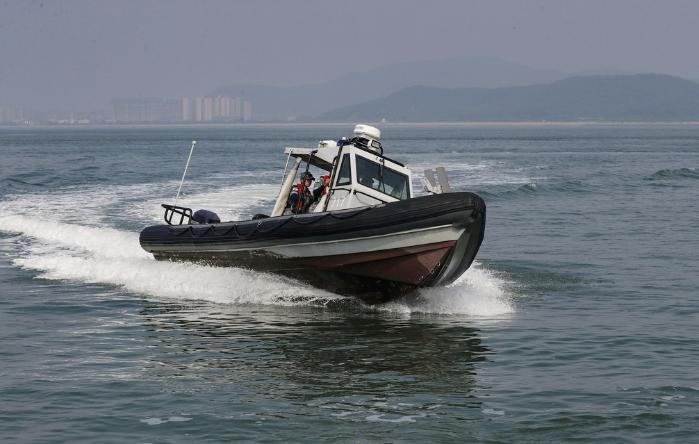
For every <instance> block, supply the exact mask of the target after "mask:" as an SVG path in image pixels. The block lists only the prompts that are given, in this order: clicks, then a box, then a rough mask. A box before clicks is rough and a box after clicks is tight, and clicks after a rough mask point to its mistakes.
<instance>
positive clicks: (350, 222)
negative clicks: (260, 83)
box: [140, 125, 485, 304]
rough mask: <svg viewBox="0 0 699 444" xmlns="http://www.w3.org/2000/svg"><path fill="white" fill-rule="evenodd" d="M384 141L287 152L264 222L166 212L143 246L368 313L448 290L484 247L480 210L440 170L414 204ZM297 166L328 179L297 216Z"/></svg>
mask: <svg viewBox="0 0 699 444" xmlns="http://www.w3.org/2000/svg"><path fill="white" fill-rule="evenodd" d="M380 137H381V132H380V130H379V129H377V128H374V127H371V126H369V125H357V126H356V127H355V129H354V132H353V137H351V138H349V139H348V138H342V139H340V140H338V141H334V140H325V141H320V142H319V143H318V146H317V147H315V148H300V147H287V148H286V149H285V150H284V153H285V154H286V155H287V163H286V165H287V166H286V167H285V171H284V180H283V182H282V185H281V188H280V191H279V194H278V195H277V199H276V203H275V206H274V208H273V209H272V211H271V213H270V214H269V215H264V214H258V215H255V216H254V217H253V219H252V220H247V221H230V222H222V221H220V220H219V218H218V216H217V215H216V214H215V213H214V212H212V211H208V210H198V211H196V212H193V211H192V209H191V208H187V207H182V206H177V205H176V204H175V205H170V204H164V205H163V207H164V208H165V214H164V219H165V222H166V224H162V225H155V226H151V227H147V228H145V229H144V230H143V231H142V232H141V235H140V242H141V246H142V247H143V249H145V250H146V251H148V252H150V253H152V254H153V256H154V257H155V259H157V260H174V261H188V262H195V263H203V264H207V265H212V266H223V267H243V268H248V269H252V270H259V271H263V272H271V273H276V274H281V275H285V276H288V277H291V278H294V279H297V280H300V281H304V282H307V283H309V284H311V285H313V286H316V287H319V288H322V289H326V290H329V291H332V292H334V293H338V294H342V295H351V296H356V297H358V298H360V299H362V300H363V301H365V302H366V303H369V304H379V303H384V302H387V301H390V300H392V299H395V298H398V297H401V296H404V295H407V294H409V293H411V292H414V291H415V290H417V289H419V288H423V287H434V286H443V285H448V284H450V283H452V282H454V281H455V280H456V279H457V278H458V277H459V276H461V275H462V274H463V273H464V271H466V270H467V269H468V268H469V266H470V265H471V263H472V262H473V260H474V258H475V256H476V253H477V252H478V249H479V248H480V245H481V242H482V241H483V234H484V229H485V203H484V201H483V199H481V198H480V197H479V196H477V195H476V194H473V193H468V192H452V191H451V189H450V187H449V184H448V179H447V176H446V172H445V170H444V169H443V168H437V169H436V171H433V170H426V171H425V177H424V178H422V184H423V186H424V189H425V192H426V194H425V195H423V196H418V197H416V196H415V195H414V191H413V187H412V172H411V170H410V169H409V168H408V167H406V166H405V165H403V164H402V163H400V162H398V161H396V160H393V159H391V158H389V157H387V156H386V155H385V154H384V150H383V146H382V145H381V142H380ZM190 158H191V152H190ZM291 159H293V162H290V161H291ZM290 165H291V168H289V166H290ZM302 166H305V172H308V171H309V169H310V168H311V167H313V168H317V169H319V170H321V171H323V172H326V173H328V174H327V175H328V176H329V180H328V181H327V186H325V189H324V190H323V194H322V197H320V198H319V199H318V201H317V203H316V204H315V207H313V208H312V209H311V210H310V211H308V212H307V213H303V214H294V213H292V212H291V210H293V207H291V208H290V205H289V204H288V200H289V196H290V193H291V192H292V189H293V187H294V182H295V179H296V176H297V175H298V174H299V170H300V169H301V168H302ZM185 172H186V170H185ZM183 180H184V175H183ZM180 185H181V184H180ZM321 186H322V185H321Z"/></svg>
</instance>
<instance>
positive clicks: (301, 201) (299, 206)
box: [294, 182, 306, 213]
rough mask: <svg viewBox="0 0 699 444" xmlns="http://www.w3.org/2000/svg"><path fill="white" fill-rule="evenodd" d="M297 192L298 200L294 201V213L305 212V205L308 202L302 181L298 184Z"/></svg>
mask: <svg viewBox="0 0 699 444" xmlns="http://www.w3.org/2000/svg"><path fill="white" fill-rule="evenodd" d="M296 193H298V197H297V198H296V202H295V203H294V209H295V210H296V211H294V213H301V212H303V207H304V205H305V204H306V195H305V194H304V193H303V184H301V183H300V182H299V183H297V184H296Z"/></svg>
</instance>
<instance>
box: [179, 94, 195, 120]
mask: <svg viewBox="0 0 699 444" xmlns="http://www.w3.org/2000/svg"><path fill="white" fill-rule="evenodd" d="M193 117H194V116H193V115H192V101H191V100H189V97H183V98H182V119H181V120H182V121H183V122H189V121H190V120H192V118H193Z"/></svg>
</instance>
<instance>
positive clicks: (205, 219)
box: [192, 210, 221, 224]
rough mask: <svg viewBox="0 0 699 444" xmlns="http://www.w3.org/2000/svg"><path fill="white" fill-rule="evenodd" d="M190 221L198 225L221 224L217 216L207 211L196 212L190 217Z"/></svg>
mask: <svg viewBox="0 0 699 444" xmlns="http://www.w3.org/2000/svg"><path fill="white" fill-rule="evenodd" d="M192 220H193V221H194V222H196V223H198V224H217V223H220V222H221V219H219V217H218V214H216V213H214V212H213V211H209V210H197V211H195V212H194V214H193V215H192Z"/></svg>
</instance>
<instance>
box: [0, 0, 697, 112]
mask: <svg viewBox="0 0 699 444" xmlns="http://www.w3.org/2000/svg"><path fill="white" fill-rule="evenodd" d="M698 47H699V1H696V0H693V1H683V0H664V1H651V0H643V1H642V0H637V1H632V0H618V1H615V0H605V1H597V0H585V1H582V0H580V1H563V0H556V1H538V0H532V1H525V0H512V1H505V0H502V1H497V0H488V1H485V0H484V1H440V0H429V1H406V0H385V1H382V0H372V1H348V0H341V1H329V0H324V1H289V0H287V1H265V0H256V1H188V2H184V1H164V0H163V1H155V0H153V1H143V0H139V1H127V0H112V1H95V0H93V1H77V0H71V1H51V0H0V104H3V103H14V104H17V105H25V106H27V105H28V106H34V107H37V106H40V105H41V104H46V105H47V106H48V107H51V106H54V105H55V104H57V103H61V104H63V105H64V106H63V108H71V107H85V106H92V107H95V108H97V107H100V106H103V105H104V104H105V103H106V102H108V101H109V100H110V99H111V98H112V97H117V96H139V95H141V96H173V97H177V96H180V95H192V94H203V93H207V92H208V91H210V90H212V89H213V88H215V87H216V86H219V85H222V84H229V83H260V84H271V85H295V84H302V83H314V82H317V81H322V80H327V79H331V78H333V77H336V76H337V75H339V74H340V73H342V72H345V71H364V70H368V69H371V68H375V67H379V66H382V65H386V64H391V63H396V62H402V61H413V60H429V59H441V58H453V57H469V56H478V55H480V56H482V55H485V56H492V57H498V58H502V59H505V60H509V61H514V62H518V63H522V64H526V65H529V66H532V67H536V68H554V69H558V70H564V71H571V72H575V71H586V70H595V69H603V68H604V69H606V68H611V69H619V70H623V71H631V72H662V73H669V74H676V75H680V76H684V77H688V78H691V79H699V57H698V56H697V53H698V52H699V50H698V49H697V48H698Z"/></svg>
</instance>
